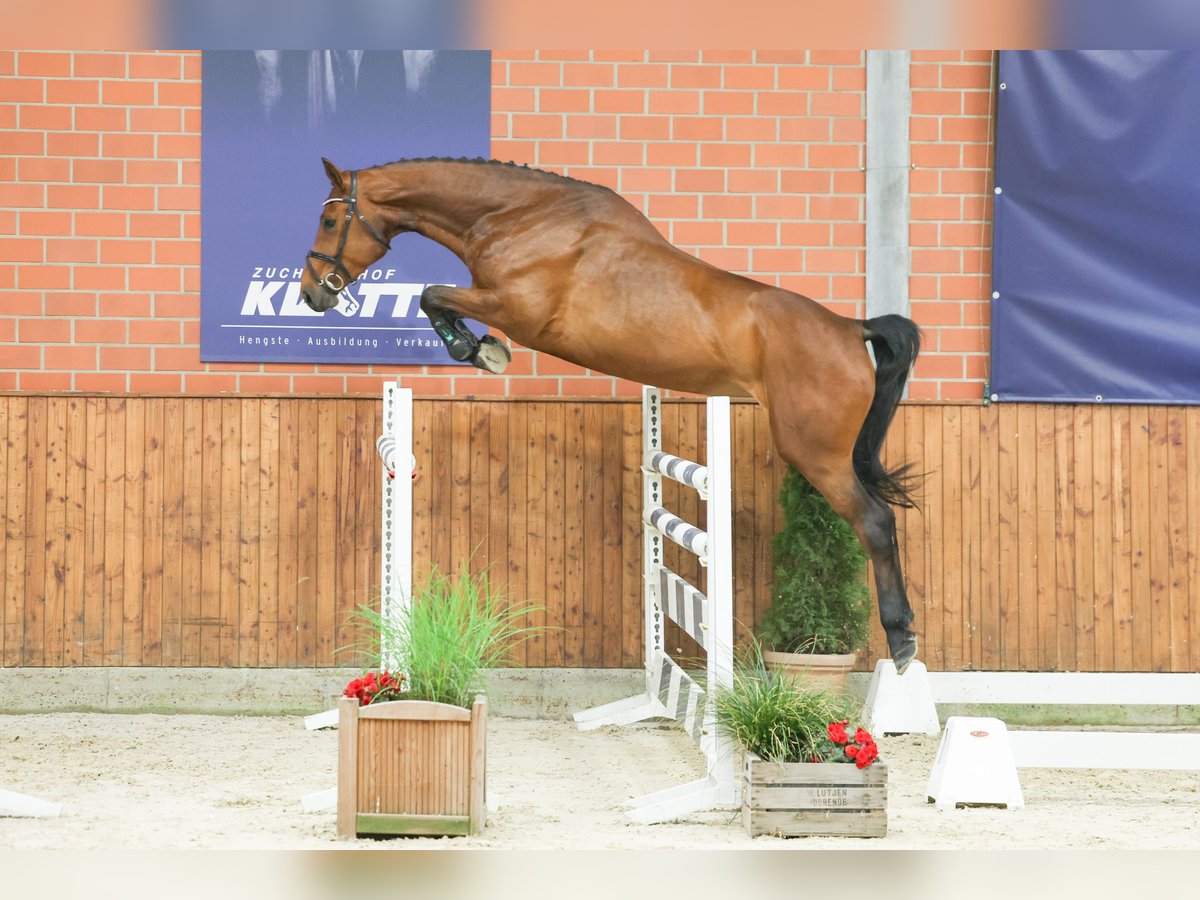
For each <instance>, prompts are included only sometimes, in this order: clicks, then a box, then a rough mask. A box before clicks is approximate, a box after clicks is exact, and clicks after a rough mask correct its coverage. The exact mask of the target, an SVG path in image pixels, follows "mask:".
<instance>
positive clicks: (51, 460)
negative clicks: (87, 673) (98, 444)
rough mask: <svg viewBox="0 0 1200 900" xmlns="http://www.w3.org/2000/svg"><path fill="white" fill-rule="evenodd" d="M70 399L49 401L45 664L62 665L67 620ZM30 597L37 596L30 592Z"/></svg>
mask: <svg viewBox="0 0 1200 900" xmlns="http://www.w3.org/2000/svg"><path fill="white" fill-rule="evenodd" d="M67 399H68V398H66V397H61V396H57V397H50V398H47V403H46V455H45V457H44V459H43V460H40V461H39V460H33V462H35V463H38V462H41V464H42V465H41V467H42V468H43V470H44V472H43V476H42V477H43V495H42V497H41V502H42V503H43V504H44V505H45V510H46V512H45V522H46V530H45V532H44V533H43V535H42V543H43V546H44V548H45V550H44V558H43V559H44V566H45V570H44V574H43V580H42V583H43V585H44V591H45V593H44V595H43V598H44V599H43V603H44V625H45V630H44V632H43V641H44V644H43V652H42V664H43V665H47V666H61V665H63V661H64V657H65V656H66V648H65V646H64V642H65V635H66V624H67V609H66V606H67V597H66V591H65V587H66V584H65V582H66V569H67V565H68V561H67V541H66V534H67V490H66V487H67ZM29 599H31V600H32V599H34V597H33V596H31V597H30V598H29Z"/></svg>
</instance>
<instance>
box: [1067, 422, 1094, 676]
mask: <svg viewBox="0 0 1200 900" xmlns="http://www.w3.org/2000/svg"><path fill="white" fill-rule="evenodd" d="M1072 412H1073V414H1074V418H1075V429H1074V438H1075V449H1074V453H1073V454H1072V459H1073V460H1074V465H1075V470H1074V475H1073V478H1072V481H1073V484H1074V488H1075V546H1076V548H1079V547H1084V548H1089V549H1088V551H1087V552H1084V553H1079V552H1076V553H1075V554H1074V556H1075V559H1074V562H1075V663H1074V665H1072V666H1071V668H1072V669H1077V670H1079V671H1084V672H1091V671H1094V670H1095V668H1096V608H1095V590H1096V588H1095V576H1094V570H1093V567H1092V556H1093V554H1092V552H1090V548H1092V547H1094V546H1095V543H1094V535H1095V510H1094V508H1093V504H1092V408H1091V407H1090V406H1076V407H1075V408H1074V409H1073V410H1072Z"/></svg>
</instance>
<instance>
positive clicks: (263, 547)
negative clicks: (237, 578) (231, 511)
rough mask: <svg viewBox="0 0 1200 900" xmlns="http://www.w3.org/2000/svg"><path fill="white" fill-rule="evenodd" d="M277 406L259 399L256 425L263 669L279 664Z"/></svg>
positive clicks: (275, 401)
mask: <svg viewBox="0 0 1200 900" xmlns="http://www.w3.org/2000/svg"><path fill="white" fill-rule="evenodd" d="M280 407H281V402H280V400H279V399H277V398H266V399H264V400H262V402H261V405H260V409H259V422H258V434H259V449H258V465H259V482H258V496H259V518H258V529H259V533H258V584H257V591H258V612H259V646H258V664H259V665H260V666H264V667H274V666H278V665H279V609H280V590H279V587H280V586H279V555H280V551H281V549H282V548H281V546H280V540H279V509H280V505H279V504H280V491H279V489H280V469H279V433H280V431H279V430H280Z"/></svg>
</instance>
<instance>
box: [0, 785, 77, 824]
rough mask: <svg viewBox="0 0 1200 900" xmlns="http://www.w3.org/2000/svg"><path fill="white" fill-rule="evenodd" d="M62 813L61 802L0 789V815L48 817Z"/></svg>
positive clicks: (30, 817) (26, 817)
mask: <svg viewBox="0 0 1200 900" xmlns="http://www.w3.org/2000/svg"><path fill="white" fill-rule="evenodd" d="M60 815H62V804H61V803H51V802H50V801H49V800H39V799H38V798H37V797H29V796H27V795H25V794H18V793H17V792H16V791H6V790H3V789H0V816H13V817H17V818H24V819H32V818H36V819H48V818H54V817H55V816H60Z"/></svg>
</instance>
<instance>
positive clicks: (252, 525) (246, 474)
mask: <svg viewBox="0 0 1200 900" xmlns="http://www.w3.org/2000/svg"><path fill="white" fill-rule="evenodd" d="M261 404H262V401H261V400H258V399H257V398H246V399H245V400H243V401H242V402H241V403H240V404H238V405H239V407H240V409H239V412H240V413H241V415H240V418H239V422H238V433H239V436H240V438H241V440H240V441H239V446H238V472H239V478H238V487H239V489H240V491H239V497H238V505H239V508H240V513H239V515H238V518H237V529H238V532H237V535H238V558H237V607H238V609H237V641H236V654H237V655H236V659H237V665H239V666H244V667H251V668H252V667H255V666H258V665H260V662H259V641H260V638H261V611H260V609H259V598H260V596H261V590H260V587H259V578H258V560H259V552H260V548H259V539H260V538H261V536H262V524H261V512H262V497H261V496H260V483H261V480H262V464H261V462H260V459H259V454H260V452H261V451H260V446H261V443H262V435H261V429H262V410H261Z"/></svg>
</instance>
